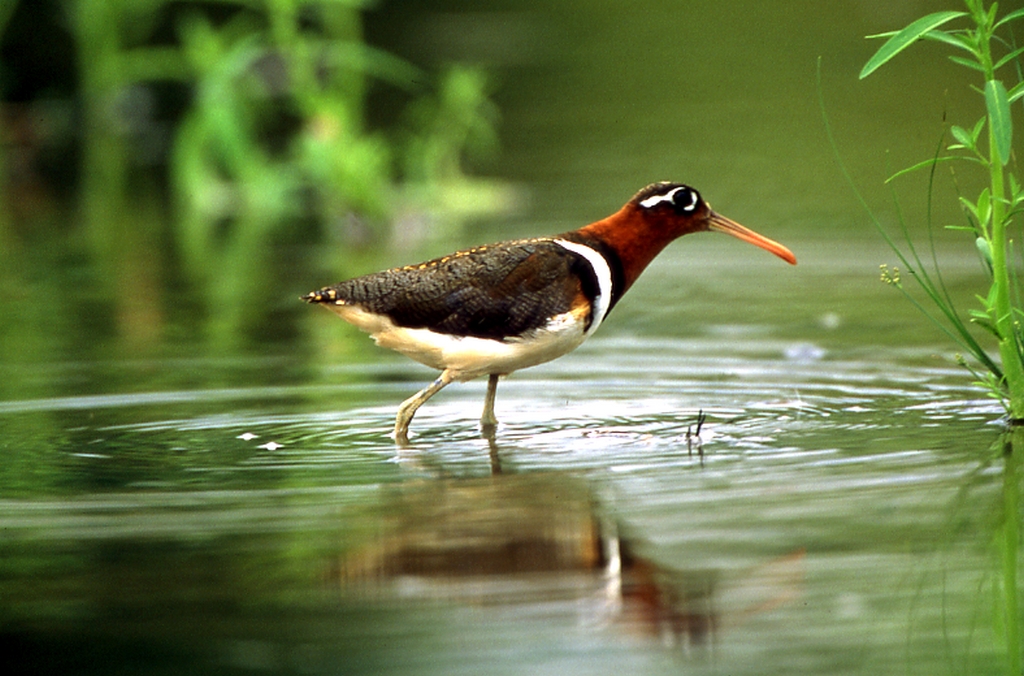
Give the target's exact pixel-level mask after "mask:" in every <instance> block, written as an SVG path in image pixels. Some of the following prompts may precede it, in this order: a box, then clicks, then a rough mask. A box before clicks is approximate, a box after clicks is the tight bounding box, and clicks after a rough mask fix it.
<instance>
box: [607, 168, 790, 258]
mask: <svg viewBox="0 0 1024 676" xmlns="http://www.w3.org/2000/svg"><path fill="white" fill-rule="evenodd" d="M623 212H625V213H623ZM623 212H620V214H621V217H624V218H627V219H630V220H632V219H638V220H640V221H642V222H643V224H644V225H645V226H646V227H645V228H644V230H648V231H650V232H652V233H657V235H658V236H659V239H660V238H664V239H665V240H668V241H671V240H673V239H675V238H677V237H681V236H683V235H688V234H690V233H692V232H703V231H706V230H710V231H713V232H724V233H725V234H727V235H732V236H733V237H736V238H739V239H741V240H743V241H744V242H748V243H750V244H753V245H754V246H758V247H761V248H762V249H764V250H766V251H770V252H771V253H773V254H775V255H776V256H778V257H779V258H781V259H782V260H784V261H786V262H787V263H791V264H793V265H796V257H795V256H794V255H793V252H791V251H790V250H789V249H787V248H786V247H785V246H783V245H781V244H779V243H778V242H776V241H774V240H771V239H768V238H767V237H764V236H763V235H759V234H757V233H756V232H754V231H753V230H750V229H749V228H745V227H743V226H742V225H740V224H739V223H737V222H736V221H733V220H731V219H729V218H726V217H725V216H722V215H721V214H718V213H715V211H714V210H713V209H712V208H711V205H709V204H708V203H707V202H705V201H704V199H703V198H702V197H701V196H700V193H699V192H697V191H696V190H694V189H693V188H691V187H690V186H687V185H683V184H682V183H669V182H661V183H652V184H651V185H649V186H647V187H646V188H644V189H643V190H641V191H640V192H638V193H637V194H636V195H634V196H633V199H631V200H630V201H629V203H628V204H626V206H625V207H624V208H623Z"/></svg>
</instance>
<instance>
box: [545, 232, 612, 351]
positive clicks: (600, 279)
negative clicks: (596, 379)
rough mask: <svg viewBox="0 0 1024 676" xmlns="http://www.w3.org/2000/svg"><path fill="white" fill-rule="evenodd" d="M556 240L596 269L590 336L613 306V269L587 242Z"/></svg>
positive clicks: (588, 335)
mask: <svg viewBox="0 0 1024 676" xmlns="http://www.w3.org/2000/svg"><path fill="white" fill-rule="evenodd" d="M554 242H555V244H558V245H559V246H561V247H562V248H563V249H568V250H569V251H572V252H573V253H575V254H579V255H580V256H583V257H584V258H585V259H587V262H588V263H590V267H591V268H592V269H593V270H594V275H595V276H596V277H597V287H598V292H597V298H595V299H594V309H593V317H592V318H591V320H590V327H589V328H588V329H587V337H588V338H589V337H590V335H591V334H592V333H594V331H597V327H598V326H600V325H601V322H602V321H604V317H605V315H606V314H608V310H609V308H610V307H611V304H612V269H611V268H610V267H608V261H606V260H605V259H604V256H602V255H601V254H600V253H599V252H597V251H596V250H594V249H591V248H590V247H589V246H587V245H585V244H578V243H576V242H570V241H568V240H564V239H556V240H554Z"/></svg>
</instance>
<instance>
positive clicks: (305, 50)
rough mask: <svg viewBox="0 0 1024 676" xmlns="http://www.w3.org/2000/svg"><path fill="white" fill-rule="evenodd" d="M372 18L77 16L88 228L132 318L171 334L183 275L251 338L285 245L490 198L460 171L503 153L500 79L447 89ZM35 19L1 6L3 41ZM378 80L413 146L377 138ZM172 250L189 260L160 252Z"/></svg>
mask: <svg viewBox="0 0 1024 676" xmlns="http://www.w3.org/2000/svg"><path fill="white" fill-rule="evenodd" d="M368 4H369V3H368V2H367V1H366V0H344V1H341V2H339V1H338V0H255V1H253V0H221V1H220V2H216V3H208V2H171V1H170V0H142V1H141V2H134V3H121V2H110V1H109V0H73V1H72V2H70V3H68V9H69V14H68V15H69V17H70V18H71V21H70V23H69V25H70V26H71V29H72V32H73V36H74V39H75V45H76V50H77V52H76V54H77V65H78V69H79V73H78V76H79V77H78V95H79V97H80V100H81V102H82V110H83V114H82V127H83V129H82V136H81V138H82V155H81V161H82V165H81V171H80V176H81V194H80V198H79V200H80V205H81V215H82V218H83V226H84V232H85V233H86V241H87V242H88V246H89V248H90V250H91V252H92V255H93V258H94V260H95V261H96V262H97V263H98V264H99V266H98V267H99V269H100V274H99V277H100V278H101V279H102V280H103V283H104V284H105V285H107V292H108V293H109V295H110V296H111V297H113V298H115V299H116V300H115V302H116V303H117V304H119V305H120V306H124V307H119V309H118V310H117V314H118V315H119V316H120V315H124V316H125V317H129V318H130V317H132V316H137V317H141V316H143V315H146V314H147V312H146V311H145V310H146V307H148V308H150V310H149V311H148V313H149V315H150V317H149V319H148V320H147V321H146V322H143V323H144V324H146V325H153V324H157V325H158V324H159V323H160V321H161V320H160V317H159V316H154V315H153V312H154V310H153V309H152V308H159V307H160V306H161V303H160V302H159V301H160V299H159V297H154V296H159V294H160V292H161V291H162V290H163V289H162V288H161V287H165V286H166V285H167V281H166V280H167V279H174V278H176V277H178V275H176V274H175V268H176V267H177V266H179V265H180V266H181V268H182V272H183V279H184V280H185V281H187V282H188V283H189V284H191V285H194V286H195V287H196V288H198V289H200V290H202V291H203V295H204V296H205V299H206V302H207V305H208V307H209V308H210V310H211V313H210V314H211V316H213V315H215V316H216V317H217V322H215V323H219V324H220V325H221V326H220V327H217V326H214V327H213V328H214V331H215V333H216V334H217V335H219V336H221V337H224V338H228V337H229V336H232V335H235V334H238V333H240V332H241V333H245V331H246V329H247V328H248V329H252V328H254V327H253V326H252V324H253V323H254V322H259V321H261V318H260V317H256V316H255V315H256V314H257V311H256V309H255V307H256V306H254V304H252V303H251V302H248V301H247V300H246V299H247V298H252V297H260V296H261V295H262V294H273V290H274V289H275V281H276V280H274V279H273V278H272V277H271V276H270V275H268V274H267V270H268V269H273V268H274V267H277V266H275V265H274V260H273V259H272V258H271V256H272V255H274V252H275V250H279V249H280V248H281V247H280V245H281V244H288V243H289V242H290V241H292V242H293V241H295V240H297V239H299V238H300V237H301V239H302V241H303V242H306V243H308V242H310V241H311V240H312V241H315V240H316V239H317V238H320V237H327V236H328V235H333V236H335V237H336V238H338V237H340V238H341V239H342V241H343V242H344V243H346V244H350V245H358V244H365V243H368V242H379V241H381V240H383V239H386V237H387V236H388V235H389V228H387V227H386V224H388V223H389V222H392V221H394V220H395V219H397V218H398V216H399V215H400V214H399V211H403V210H404V211H410V210H416V209H421V210H430V211H432V212H438V211H439V210H441V211H443V209H444V208H445V206H446V200H445V197H446V193H445V192H444V191H443V190H438V188H437V186H439V185H440V184H441V183H442V182H443V183H444V184H445V187H446V188H447V189H451V188H453V187H454V188H456V189H462V190H465V189H466V188H467V187H472V186H473V185H474V181H473V180H471V179H469V178H467V177H466V176H465V174H463V173H462V172H461V165H460V158H461V157H463V156H464V155H465V153H467V152H477V153H479V152H485V151H487V150H490V149H493V147H494V143H493V140H494V131H493V127H492V125H493V122H494V120H495V117H496V116H495V114H494V109H493V106H492V104H491V103H490V101H489V100H488V99H487V86H486V80H485V78H484V76H483V75H482V73H480V72H479V71H477V70H475V69H473V68H469V67H457V68H451V69H449V70H448V71H446V72H444V73H442V74H440V76H438V77H436V78H435V77H433V76H430V75H428V74H426V73H424V72H422V71H421V70H420V69H418V68H416V67H414V66H413V65H411V64H409V63H407V62H405V61H403V60H401V59H399V58H397V57H395V56H393V55H391V54H388V53H386V52H383V51H380V50H376V49H374V48H372V47H370V46H368V45H366V44H365V43H364V41H363V38H362V26H361V23H362V22H361V16H360V12H361V11H362V10H363V9H364V8H365V7H366V6H367V5H368ZM18 5H19V3H7V4H5V5H4V8H6V9H0V31H2V29H3V27H4V24H5V23H6V20H7V19H9V18H10V16H11V14H12V11H14V10H13V9H12V8H14V7H16V6H18ZM432 81H433V83H432V84H431V82H432ZM373 82H382V83H385V84H386V85H387V86H391V87H397V88H398V89H399V90H401V91H404V92H405V93H406V95H407V98H408V100H409V102H410V105H409V109H410V114H409V115H408V116H407V118H404V119H406V120H407V121H406V122H405V124H406V125H407V127H408V128H407V129H406V130H405V131H404V132H390V131H386V130H371V128H370V126H371V125H370V124H368V121H367V120H366V112H365V109H366V96H367V91H368V89H369V88H370V86H371V83H373ZM168 117H170V120H169V124H168V120H167V119H166V118H168ZM400 119H402V118H400ZM141 155H146V157H145V158H143V159H140V156H141ZM0 159H2V158H0ZM164 165H166V167H167V174H166V176H165V175H163V174H162V168H163V166H164ZM154 167H156V169H157V170H156V171H153V168H154ZM165 179H166V180H167V182H168V186H169V188H170V190H169V194H168V197H169V201H170V203H171V204H172V205H173V207H174V211H175V218H174V222H173V223H172V224H171V227H170V231H169V232H164V229H165V225H164V219H163V217H162V216H161V206H160V205H161V201H162V195H163V192H164V190H163V182H164V180H165ZM488 194H491V193H487V192H484V193H483V195H484V196H486V195H488ZM474 208H475V209H477V210H479V209H481V208H484V207H481V205H480V203H479V201H478V202H477V203H475V204H474ZM297 226H301V229H302V230H303V232H302V233H299V232H298V227H297ZM166 243H173V244H174V248H175V252H176V254H177V256H176V257H175V256H166V255H164V254H162V253H160V251H161V249H162V248H163V245H165V244H166ZM168 268H169V269H168ZM278 286H279V285H278ZM264 297H266V296H264ZM133 299H134V300H133ZM140 299H145V301H142V300H140ZM128 321H129V322H130V321H131V320H130V319H129V320H128ZM136 323H138V322H136ZM122 328H123V327H122Z"/></svg>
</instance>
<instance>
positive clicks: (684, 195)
mask: <svg viewBox="0 0 1024 676" xmlns="http://www.w3.org/2000/svg"><path fill="white" fill-rule="evenodd" d="M699 201H700V197H699V196H698V195H697V191H696V190H691V189H690V188H686V187H682V188H678V189H677V190H676V191H675V193H674V194H673V195H672V206H674V207H675V208H676V211H684V212H686V213H691V212H693V211H694V210H695V209H696V208H697V202H699Z"/></svg>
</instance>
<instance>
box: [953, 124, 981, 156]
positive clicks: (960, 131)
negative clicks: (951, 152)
mask: <svg viewBox="0 0 1024 676" xmlns="http://www.w3.org/2000/svg"><path fill="white" fill-rule="evenodd" d="M949 131H950V133H951V134H953V138H955V139H956V140H957V141H959V142H960V143H961V144H963V146H964V147H965V148H968V149H970V150H973V149H974V145H975V141H974V139H973V138H971V134H970V132H968V131H967V130H966V129H964V128H963V127H958V126H957V125H955V124H954V125H953V126H952V127H950V128H949Z"/></svg>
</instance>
